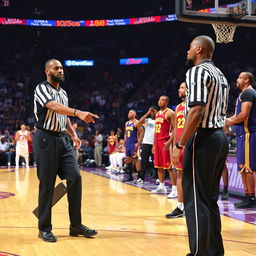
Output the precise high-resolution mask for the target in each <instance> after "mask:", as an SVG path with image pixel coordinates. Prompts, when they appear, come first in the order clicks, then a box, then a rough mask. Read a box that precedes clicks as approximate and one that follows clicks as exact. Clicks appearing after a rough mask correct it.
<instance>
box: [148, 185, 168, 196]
mask: <svg viewBox="0 0 256 256" xmlns="http://www.w3.org/2000/svg"><path fill="white" fill-rule="evenodd" d="M151 193H154V194H166V193H167V189H166V187H160V186H158V187H157V188H156V189H153V190H151Z"/></svg>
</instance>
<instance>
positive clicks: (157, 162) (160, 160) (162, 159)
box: [154, 140, 171, 169]
mask: <svg viewBox="0 0 256 256" xmlns="http://www.w3.org/2000/svg"><path fill="white" fill-rule="evenodd" d="M165 142H167V140H157V141H155V148H154V150H155V151H154V166H155V168H162V169H170V168H171V153H170V150H164V143H165Z"/></svg>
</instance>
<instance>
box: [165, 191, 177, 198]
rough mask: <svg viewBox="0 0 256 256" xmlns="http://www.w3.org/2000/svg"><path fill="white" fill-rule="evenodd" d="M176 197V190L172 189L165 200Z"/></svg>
mask: <svg viewBox="0 0 256 256" xmlns="http://www.w3.org/2000/svg"><path fill="white" fill-rule="evenodd" d="M177 196H178V193H177V189H172V191H171V192H170V193H169V194H168V195H167V198H176V197H177Z"/></svg>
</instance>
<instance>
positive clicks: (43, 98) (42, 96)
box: [35, 84, 54, 107]
mask: <svg viewBox="0 0 256 256" xmlns="http://www.w3.org/2000/svg"><path fill="white" fill-rule="evenodd" d="M35 99H36V100H37V101H38V102H39V104H40V105H41V106H42V107H44V106H45V105H46V104H47V103H48V102H50V101H54V99H53V97H52V95H51V94H50V93H49V91H48V89H47V87H46V86H45V85H44V84H39V85H38V86H37V87H36V89H35Z"/></svg>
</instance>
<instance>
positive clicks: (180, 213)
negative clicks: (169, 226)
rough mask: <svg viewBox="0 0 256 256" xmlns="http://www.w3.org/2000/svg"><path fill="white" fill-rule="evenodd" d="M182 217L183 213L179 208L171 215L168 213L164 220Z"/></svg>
mask: <svg viewBox="0 0 256 256" xmlns="http://www.w3.org/2000/svg"><path fill="white" fill-rule="evenodd" d="M183 216H184V211H182V210H181V209H180V208H178V207H177V208H176V209H174V210H173V211H172V212H171V213H168V214H166V215H165V217H166V218H168V219H173V218H179V217H183Z"/></svg>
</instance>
